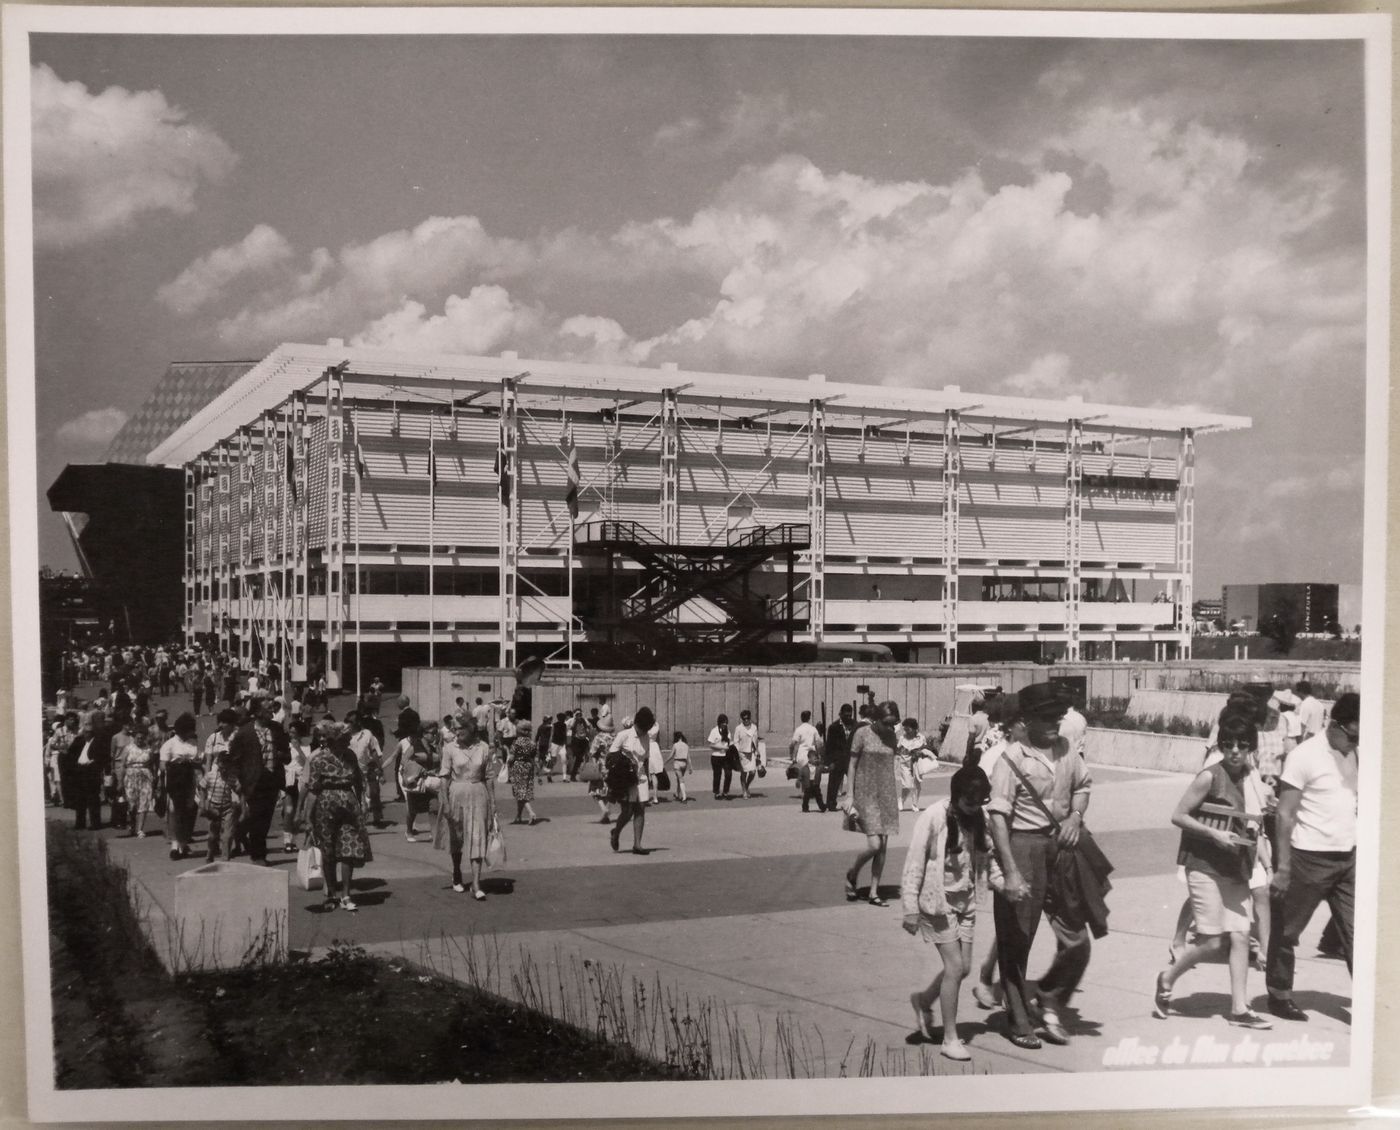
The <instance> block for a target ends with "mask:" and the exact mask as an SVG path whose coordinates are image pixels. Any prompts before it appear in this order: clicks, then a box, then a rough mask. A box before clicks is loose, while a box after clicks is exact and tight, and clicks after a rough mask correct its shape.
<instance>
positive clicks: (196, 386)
mask: <svg viewBox="0 0 1400 1130" xmlns="http://www.w3.org/2000/svg"><path fill="white" fill-rule="evenodd" d="M256 364H257V362H256V361H176V362H174V363H172V364H171V366H170V367H169V368H168V369H166V370H165V376H163V377H161V379H160V383H159V384H157V385H156V387H155V391H153V392H152V393H151V395H150V396H148V397H147V398H146V402H145V403H144V404H143V405H141V407H140V409H139V410H138V411H137V412H136V414H135V415H134V416H132V417H131V419H129V420H127V422H126V423H125V424H124V425H123V426H122V430H121V431H119V432H118V433H117V434H116V436H115V438H113V440H112V444H111V446H110V447H108V448H107V454H106V455H105V456H103V460H104V462H107V463H145V462H146V455H147V454H148V453H149V452H150V451H151V450H152V449H153V448H155V447H157V446H159V445H160V444H161V443H162V442H163V441H164V440H165V439H166V438H167V437H168V436H169V435H170V434H171V433H172V432H174V431H175V430H176V429H177V428H179V427H180V426H181V425H182V424H184V423H185V422H186V421H187V420H188V419H189V418H190V417H191V416H193V415H194V414H195V413H196V412H198V411H199V410H200V409H201V408H203V407H204V406H205V405H206V404H208V403H209V402H210V401H211V400H213V399H214V398H215V397H216V396H218V395H219V394H220V393H221V392H223V391H225V390H226V389H227V388H229V386H231V385H232V384H233V383H234V382H235V381H237V380H238V378H239V377H241V376H243V374H244V373H246V372H248V370H249V369H251V368H252V367H253V366H254V365H256Z"/></svg>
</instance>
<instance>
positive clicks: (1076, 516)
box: [1065, 420, 1084, 663]
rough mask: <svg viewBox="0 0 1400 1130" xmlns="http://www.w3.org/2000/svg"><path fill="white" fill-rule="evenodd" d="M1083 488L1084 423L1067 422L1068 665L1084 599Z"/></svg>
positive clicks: (1073, 653) (1072, 657) (1075, 654)
mask: <svg viewBox="0 0 1400 1130" xmlns="http://www.w3.org/2000/svg"><path fill="white" fill-rule="evenodd" d="M1083 487H1084V423H1083V421H1082V420H1071V421H1070V422H1069V429H1068V432H1067V434H1066V437H1065V565H1066V567H1067V568H1068V569H1069V578H1068V580H1067V581H1066V584H1065V627H1066V628H1067V629H1068V636H1069V640H1068V643H1067V644H1066V648H1065V658H1066V659H1067V660H1068V661H1069V662H1071V663H1077V662H1078V661H1079V604H1080V600H1081V598H1082V597H1083V595H1084V594H1083V580H1082V578H1081V576H1080V559H1081V546H1080V540H1081V532H1082V527H1083V520H1082V519H1083V507H1084V494H1083Z"/></svg>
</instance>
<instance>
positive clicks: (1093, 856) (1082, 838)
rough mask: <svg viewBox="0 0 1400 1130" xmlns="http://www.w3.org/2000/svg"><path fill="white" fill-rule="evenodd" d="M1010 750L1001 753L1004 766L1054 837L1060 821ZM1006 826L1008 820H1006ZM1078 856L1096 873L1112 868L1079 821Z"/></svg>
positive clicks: (1058, 830)
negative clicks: (1043, 815)
mask: <svg viewBox="0 0 1400 1130" xmlns="http://www.w3.org/2000/svg"><path fill="white" fill-rule="evenodd" d="M1010 752H1011V751H1010V749H1008V750H1007V751H1006V753H1004V754H1002V759H1003V760H1004V761H1005V762H1006V767H1007V768H1008V769H1010V770H1011V772H1013V773H1015V774H1016V780H1018V781H1019V782H1020V783H1021V786H1022V787H1023V788H1024V789H1025V790H1026V792H1028V793H1029V794H1030V797H1031V800H1033V801H1035V806H1036V807H1037V808H1038V809H1040V811H1041V812H1043V813H1044V814H1045V819H1047V820H1049V821H1050V827H1051V828H1052V829H1054V832H1055V835H1056V837H1058V836H1059V834H1060V822H1059V821H1058V820H1056V819H1055V817H1054V816H1052V815H1051V814H1050V809H1048V808H1047V807H1046V806H1045V802H1044V801H1043V800H1041V799H1040V794H1039V793H1038V792H1036V791H1035V789H1033V788H1032V787H1031V783H1030V781H1028V780H1026V775H1025V774H1024V773H1022V772H1021V767H1020V766H1019V765H1017V764H1016V761H1015V759H1014V758H1012V757H1008V756H1007V754H1009V753H1010ZM1007 823H1008V827H1009V825H1010V821H1008V822H1007ZM1073 850H1075V851H1077V852H1078V853H1079V855H1080V857H1081V858H1082V859H1083V860H1084V861H1085V862H1086V863H1087V864H1088V865H1089V866H1090V868H1091V869H1092V870H1093V871H1094V873H1095V874H1096V875H1099V876H1106V875H1108V874H1109V873H1110V872H1111V871H1112V870H1113V864H1112V863H1110V862H1109V860H1108V856H1106V855H1104V853H1103V849H1102V848H1101V847H1099V845H1098V841H1097V840H1095V839H1094V836H1093V833H1091V832H1090V831H1089V828H1088V825H1086V824H1085V823H1083V821H1082V820H1081V821H1080V825H1079V839H1078V841H1077V842H1076V843H1075V845H1074V849H1073Z"/></svg>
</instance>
